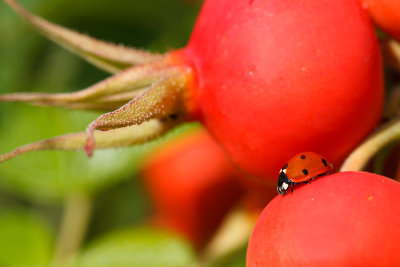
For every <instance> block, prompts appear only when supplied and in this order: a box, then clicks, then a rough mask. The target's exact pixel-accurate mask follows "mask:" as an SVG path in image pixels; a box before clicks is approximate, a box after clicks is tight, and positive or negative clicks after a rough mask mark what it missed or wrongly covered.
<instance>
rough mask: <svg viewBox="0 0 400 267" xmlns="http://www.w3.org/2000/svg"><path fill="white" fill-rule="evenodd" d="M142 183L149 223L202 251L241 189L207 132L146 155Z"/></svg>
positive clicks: (189, 136)
mask: <svg viewBox="0 0 400 267" xmlns="http://www.w3.org/2000/svg"><path fill="white" fill-rule="evenodd" d="M143 174H144V180H145V184H146V186H147V189H148V192H149V194H150V198H151V200H152V202H153V206H154V216H153V218H152V221H153V223H155V224H157V225H158V226H161V227H163V228H167V229H171V230H174V231H177V232H178V233H181V234H183V235H184V236H186V237H187V238H188V239H189V240H190V241H192V243H193V244H194V245H195V246H196V247H197V248H201V247H202V246H203V245H204V244H205V243H206V242H207V241H208V240H209V239H210V238H211V237H212V235H213V233H214V232H215V230H217V228H218V226H219V224H220V223H221V221H222V219H223V218H224V217H225V215H226V214H227V213H228V212H229V211H230V210H231V208H232V207H233V206H234V205H235V203H237V202H238V201H239V198H240V197H241V195H242V190H243V189H242V187H241V184H240V183H239V180H238V179H237V178H235V175H236V172H235V170H234V169H233V168H232V165H231V163H230V162H229V161H228V160H227V158H226V157H225V155H224V153H223V152H222V150H221V149H220V148H219V146H218V145H217V144H216V142H215V141H214V140H213V138H212V137H211V136H210V135H209V134H208V133H207V132H206V131H198V132H193V133H191V134H188V135H185V136H184V137H180V138H177V139H176V140H174V141H172V142H169V143H167V144H165V145H164V146H162V147H160V148H159V149H157V150H156V151H154V152H153V153H151V154H150V158H149V159H148V160H147V162H146V166H145V169H144V173H143Z"/></svg>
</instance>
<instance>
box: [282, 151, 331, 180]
mask: <svg viewBox="0 0 400 267" xmlns="http://www.w3.org/2000/svg"><path fill="white" fill-rule="evenodd" d="M332 169H333V167H332V164H331V163H330V162H328V161H327V160H326V159H325V158H324V157H322V156H321V155H319V154H317V153H314V152H305V153H300V154H297V155H296V156H294V157H293V158H291V159H290V160H289V161H288V166H287V168H286V175H287V177H288V178H289V179H290V180H291V181H292V182H295V183H300V182H304V181H307V180H310V179H311V178H313V177H315V176H318V175H321V174H324V173H327V172H330V171H332Z"/></svg>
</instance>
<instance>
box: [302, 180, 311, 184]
mask: <svg viewBox="0 0 400 267" xmlns="http://www.w3.org/2000/svg"><path fill="white" fill-rule="evenodd" d="M301 183H303V184H309V183H310V182H309V181H304V182H301Z"/></svg>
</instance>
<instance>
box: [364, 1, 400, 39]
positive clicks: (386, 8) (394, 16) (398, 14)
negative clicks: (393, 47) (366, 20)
mask: <svg viewBox="0 0 400 267" xmlns="http://www.w3.org/2000/svg"><path fill="white" fill-rule="evenodd" d="M359 1H360V2H361V4H362V7H363V8H365V9H366V10H367V11H368V12H369V14H370V16H371V17H372V19H373V20H374V22H375V23H376V24H377V25H378V26H379V27H381V28H382V29H383V30H385V31H386V32H387V33H389V34H390V35H392V36H393V37H394V38H396V39H397V40H400V1H399V0H359Z"/></svg>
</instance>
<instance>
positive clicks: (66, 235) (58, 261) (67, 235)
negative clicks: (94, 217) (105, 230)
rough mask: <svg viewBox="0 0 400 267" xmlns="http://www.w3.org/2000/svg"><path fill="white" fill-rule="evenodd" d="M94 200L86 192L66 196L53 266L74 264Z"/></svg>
mask: <svg viewBox="0 0 400 267" xmlns="http://www.w3.org/2000/svg"><path fill="white" fill-rule="evenodd" d="M91 210H92V200H91V198H90V196H89V195H87V194H85V193H74V194H71V195H69V196H68V197H66V199H65V202H64V211H63V215H62V220H61V226H60V230H59V235H58V240H57V244H56V248H55V251H54V255H53V260H52V263H51V266H54V267H55V266H57V267H60V266H72V265H73V262H74V258H75V256H76V255H77V253H78V251H79V248H80V246H81V244H82V241H83V239H84V236H85V234H86V230H87V225H88V223H89V219H90V214H91Z"/></svg>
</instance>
